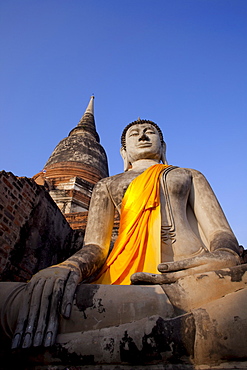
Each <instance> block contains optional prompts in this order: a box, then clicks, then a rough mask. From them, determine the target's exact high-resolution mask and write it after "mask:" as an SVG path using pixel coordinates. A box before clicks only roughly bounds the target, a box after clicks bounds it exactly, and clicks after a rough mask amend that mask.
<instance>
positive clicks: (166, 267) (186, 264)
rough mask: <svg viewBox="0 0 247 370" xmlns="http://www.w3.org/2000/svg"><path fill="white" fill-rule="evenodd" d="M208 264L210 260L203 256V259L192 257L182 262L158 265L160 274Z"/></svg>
mask: <svg viewBox="0 0 247 370" xmlns="http://www.w3.org/2000/svg"><path fill="white" fill-rule="evenodd" d="M207 262H208V258H207V257H205V256H202V257H201V258H198V257H192V258H187V259H184V260H180V261H174V262H165V263H160V264H159V265H158V270H159V271H160V272H169V271H181V270H185V269H188V268H192V267H196V266H198V265H203V264H205V263H207Z"/></svg>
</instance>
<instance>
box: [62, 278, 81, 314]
mask: <svg viewBox="0 0 247 370" xmlns="http://www.w3.org/2000/svg"><path fill="white" fill-rule="evenodd" d="M80 281H81V276H80V273H78V272H77V271H71V272H70V275H69V278H68V280H67V283H66V286H65V290H64V293H63V301H62V307H61V313H62V315H63V316H64V317H66V318H69V317H70V313H71V308H72V304H73V300H74V295H75V290H76V287H77V285H78V284H79V282H80Z"/></svg>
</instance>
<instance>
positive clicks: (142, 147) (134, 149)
mask: <svg viewBox="0 0 247 370" xmlns="http://www.w3.org/2000/svg"><path fill="white" fill-rule="evenodd" d="M162 150H163V147H162V143H161V140H160V136H159V133H158V131H157V129H156V128H155V127H154V126H152V125H151V124H150V123H141V124H136V125H133V126H131V127H130V128H129V129H128V131H127V132H126V154H127V157H128V160H129V162H130V163H133V162H135V161H137V160H140V159H155V160H158V161H159V160H160V159H161V153H162Z"/></svg>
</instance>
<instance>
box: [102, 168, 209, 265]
mask: <svg viewBox="0 0 247 370" xmlns="http://www.w3.org/2000/svg"><path fill="white" fill-rule="evenodd" d="M142 172H143V171H134V170H129V171H128V172H125V173H122V174H119V175H115V176H112V177H110V178H108V179H105V180H106V185H107V188H108V191H109V194H110V197H111V199H112V201H113V203H114V205H115V207H116V208H117V210H118V212H119V213H121V202H122V199H123V196H124V194H125V191H126V190H127V188H128V186H129V184H130V183H131V181H132V180H134V179H135V178H136V177H137V176H138V175H140V174H141V173H142ZM191 184H192V172H191V170H189V169H185V168H174V169H173V170H171V171H169V172H168V173H166V172H164V174H163V177H162V181H161V187H160V200H161V219H162V221H161V222H162V227H161V242H162V243H161V245H162V248H161V261H162V262H165V261H174V260H180V259H184V258H189V257H192V256H194V255H197V254H200V253H203V252H204V251H205V246H204V244H203V242H202V240H201V238H200V235H199V231H198V225H197V222H196V219H195V216H194V214H193V211H192V210H191V207H190V205H189V201H188V199H189V193H190V189H191Z"/></svg>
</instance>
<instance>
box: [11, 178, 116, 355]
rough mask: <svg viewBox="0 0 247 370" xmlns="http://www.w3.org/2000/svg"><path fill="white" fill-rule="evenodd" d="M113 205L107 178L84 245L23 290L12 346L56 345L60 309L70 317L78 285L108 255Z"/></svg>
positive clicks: (94, 198)
mask: <svg viewBox="0 0 247 370" xmlns="http://www.w3.org/2000/svg"><path fill="white" fill-rule="evenodd" d="M113 221H114V206H113V203H112V200H111V198H110V195H109V193H108V190H107V186H106V184H105V181H104V180H102V181H100V182H99V183H98V184H97V185H96V186H95V189H94V191H93V195H92V198H91V204H90V209H89V214H88V223H87V229H86V235H85V241H84V246H83V247H82V248H81V249H80V250H79V251H78V252H77V253H75V254H74V255H73V256H71V257H70V258H68V259H67V260H66V261H64V262H62V263H60V264H58V265H55V266H51V267H49V268H46V269H44V270H41V271H39V272H38V273H37V274H35V275H34V276H33V277H32V279H31V280H30V282H29V283H28V284H27V285H26V288H25V290H24V292H23V304H22V306H21V308H20V311H19V315H18V319H17V323H16V328H15V333H14V337H13V341H12V348H17V347H23V348H28V347H30V346H32V345H34V346H40V345H42V344H43V345H44V346H45V347H48V346H50V345H53V344H54V343H55V340H56V335H57V329H58V318H59V315H58V314H59V311H60V312H61V313H62V315H63V316H64V317H66V318H69V316H70V312H71V308H72V305H73V299H74V294H75V290H76V287H77V285H78V284H79V283H80V282H81V281H82V280H83V279H85V278H87V277H89V276H90V275H91V274H93V273H94V272H95V271H96V270H97V269H98V268H99V267H100V266H101V265H102V264H103V262H104V260H105V258H106V257H107V254H108V251H109V245H110V239H111V232H112V227H113Z"/></svg>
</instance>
